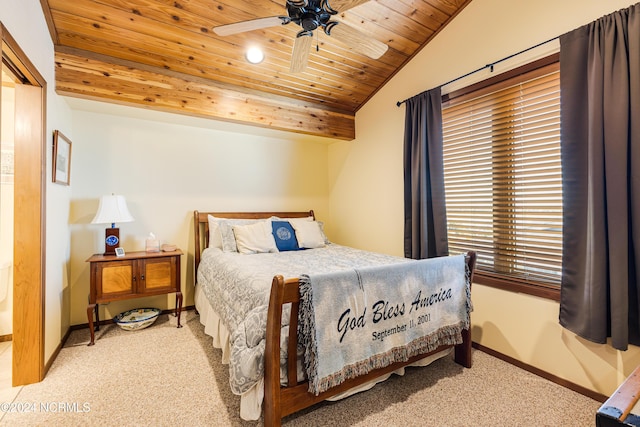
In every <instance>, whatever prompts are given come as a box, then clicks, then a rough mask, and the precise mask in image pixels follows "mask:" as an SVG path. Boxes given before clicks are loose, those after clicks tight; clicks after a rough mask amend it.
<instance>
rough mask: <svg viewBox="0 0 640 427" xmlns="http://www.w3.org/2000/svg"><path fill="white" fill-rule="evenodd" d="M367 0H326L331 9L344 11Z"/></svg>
mask: <svg viewBox="0 0 640 427" xmlns="http://www.w3.org/2000/svg"><path fill="white" fill-rule="evenodd" d="M368 1H369V0H327V3H329V6H330V7H331V9H333V10H339V11H340V12H344V11H346V10H349V9H351V8H352V7H356V6H359V5H361V4H363V3H366V2H368Z"/></svg>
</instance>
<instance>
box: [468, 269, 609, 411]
mask: <svg viewBox="0 0 640 427" xmlns="http://www.w3.org/2000/svg"><path fill="white" fill-rule="evenodd" d="M476 282H477V280H476ZM472 345H473V348H475V349H477V350H480V351H482V352H483V353H487V354H488V355H490V356H493V357H495V358H497V359H500V360H503V361H505V362H507V363H510V364H512V365H514V366H517V367H518V368H520V369H524V370H525V371H527V372H531V373H532V374H535V375H537V376H539V377H542V378H544V379H546V380H549V381H551V382H553V383H556V384H558V385H560V386H562V387H565V388H568V389H569V390H572V391H575V392H576V393H579V394H581V395H583V396H587V397H589V398H591V399H593V400H596V401H598V402H604V401H605V400H607V396H605V395H604V394H601V393H598V392H595V391H593V390H590V389H588V388H586V387H583V386H581V385H578V384H575V383H572V382H571V381H567V380H565V379H563V378H560V377H558V376H556V375H553V374H551V373H549V372H546V371H543V370H542V369H539V368H536V367H535V366H532V365H529V364H528V363H524V362H522V361H520V360H518V359H515V358H513V357H511V356H507V355H506V354H503V353H500V352H499V351H496V350H493V349H491V348H489V347H485V346H484V345H482V344H478V343H477V342H475V341H474V342H473V344H472Z"/></svg>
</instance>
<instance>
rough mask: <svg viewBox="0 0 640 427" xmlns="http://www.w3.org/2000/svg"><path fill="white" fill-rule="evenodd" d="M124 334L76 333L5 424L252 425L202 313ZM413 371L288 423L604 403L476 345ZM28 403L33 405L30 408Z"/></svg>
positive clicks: (538, 412) (514, 415) (532, 420)
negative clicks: (469, 363) (461, 356)
mask: <svg viewBox="0 0 640 427" xmlns="http://www.w3.org/2000/svg"><path fill="white" fill-rule="evenodd" d="M183 316H184V317H183V319H182V320H183V324H184V325H185V326H184V327H183V328H182V329H178V328H176V327H175V325H176V323H175V322H176V320H175V317H173V316H168V315H163V316H160V318H159V319H158V321H157V322H156V323H155V324H154V325H153V326H151V327H149V328H147V329H145V330H142V331H137V332H125V331H122V330H121V329H119V328H118V327H117V326H115V325H109V326H106V327H103V328H102V329H101V330H100V331H98V332H97V335H96V345H95V346H93V347H87V346H86V343H87V342H88V340H89V332H88V330H86V329H85V330H80V331H74V332H73V333H72V334H71V336H70V339H69V340H68V342H67V344H66V346H65V348H63V349H62V350H61V352H60V354H59V356H58V358H57V359H56V360H55V362H54V364H53V366H52V367H51V370H50V371H49V373H48V375H47V377H46V378H45V380H44V381H43V382H41V383H39V384H33V385H29V386H25V387H24V388H23V389H22V390H21V391H20V393H19V394H18V396H17V398H16V400H15V401H14V404H13V410H18V409H19V410H20V411H21V412H20V413H18V412H13V413H0V417H2V418H1V419H0V425H7V426H34V425H38V426H40V425H41V426H134V425H135V426H172V427H174V426H250V425H261V424H262V421H257V422H246V421H242V420H241V419H240V418H239V415H238V413H239V402H240V399H239V398H238V397H237V396H234V395H233V394H231V392H230V391H229V386H228V372H227V368H226V366H223V365H222V364H221V363H220V358H221V352H220V351H219V350H216V349H214V348H213V347H212V346H211V339H210V338H209V337H206V336H205V335H204V333H203V327H202V326H201V325H200V323H199V320H198V318H197V316H196V315H195V313H194V312H192V311H191V312H187V313H183ZM473 357H474V367H473V368H472V369H463V368H462V367H460V366H458V365H456V364H455V363H454V362H453V361H452V360H451V359H450V358H449V357H447V358H446V359H441V360H438V361H436V362H435V363H434V364H433V365H431V366H429V367H426V368H412V369H409V370H408V372H407V375H405V376H404V377H397V376H394V377H392V378H391V379H390V380H389V381H387V382H386V383H384V384H381V385H378V386H376V387H374V388H373V389H372V390H369V391H368V392H365V393H360V394H358V395H355V396H352V397H350V398H348V399H346V400H342V401H340V402H336V403H323V404H320V405H317V406H315V407H314V408H312V409H310V410H306V411H303V412H301V413H299V414H296V415H293V416H290V417H287V418H285V420H284V423H283V424H284V425H287V426H385V427H388V426H402V427H407V426H438V427H440V426H593V425H595V412H596V410H597V409H598V407H599V406H600V403H599V402H596V401H594V400H592V399H589V398H587V397H584V396H582V395H579V394H577V393H574V392H572V391H570V390H567V389H565V388H563V387H560V386H558V385H555V384H553V383H550V382H549V381H546V380H544V379H541V378H539V377H537V376H535V375H533V374H530V373H528V372H526V371H523V370H521V369H519V368H516V367H514V366H512V365H510V364H508V363H505V362H503V361H501V360H498V359H496V358H494V357H492V356H489V355H487V354H485V353H482V352H481V351H475V352H474V354H473ZM25 411H29V412H25Z"/></svg>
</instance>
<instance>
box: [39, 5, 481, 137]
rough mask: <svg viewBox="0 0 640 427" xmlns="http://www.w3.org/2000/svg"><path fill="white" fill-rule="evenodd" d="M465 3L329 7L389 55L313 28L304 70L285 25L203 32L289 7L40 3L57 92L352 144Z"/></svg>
mask: <svg viewBox="0 0 640 427" xmlns="http://www.w3.org/2000/svg"><path fill="white" fill-rule="evenodd" d="M299 1H300V0H299ZM313 1H317V0H313ZM470 1H471V0H371V1H364V0H360V1H358V0H355V1H354V0H332V1H331V7H333V8H334V9H337V10H338V12H339V13H338V14H337V15H335V16H334V17H333V18H332V20H335V21H339V22H343V23H344V24H346V25H349V26H351V27H353V28H355V29H357V30H358V31H360V32H361V33H363V34H364V35H365V36H366V37H367V38H372V39H375V40H378V41H381V42H383V43H385V44H387V45H388V50H387V51H386V52H385V53H384V54H383V55H382V56H381V57H380V58H379V59H377V60H374V59H370V58H368V57H367V56H364V55H361V54H359V53H356V52H355V51H354V50H353V49H350V48H349V47H347V46H346V45H345V44H343V43H342V42H341V41H340V40H334V39H335V37H330V36H327V35H326V34H325V33H324V32H322V31H321V30H320V29H317V30H316V31H314V36H313V45H312V48H311V52H310V55H309V59H308V66H307V68H306V69H305V71H304V72H301V73H291V72H290V71H289V66H290V59H291V54H292V49H293V43H294V40H295V38H296V34H297V32H298V31H300V30H301V28H300V26H298V25H297V24H296V23H294V22H291V23H289V24H287V25H279V26H277V27H271V28H263V29H257V30H252V31H248V32H243V33H240V34H235V35H228V36H218V35H216V34H215V33H214V32H213V31H212V28H213V27H216V26H220V25H225V24H231V23H236V22H240V21H245V20H251V19H257V18H264V17H271V16H287V11H286V7H285V3H286V0H277V1H276V0H273V1H272V0H252V1H246V0H72V1H70V0H41V3H42V8H43V10H44V12H45V17H46V18H47V23H48V25H49V31H50V32H51V36H52V39H53V42H54V45H55V61H56V91H57V93H59V94H61V95H65V96H71V97H79V98H86V99H95V100H100V101H106V102H113V103H119V104H126V105H134V106H143V107H146V108H152V109H158V110H162V111H169V112H175V113H181V114H189V115H194V116H201V117H207V118H213V119H218V120H227V121H233V122H239V123H244V124H250V125H257V126H268V127H272V128H276V129H280V130H285V131H291V132H299V133H304V134H311V135H319V136H323V137H330V138H338V139H344V140H351V139H353V138H354V137H355V125H354V119H355V113H356V111H357V110H358V109H359V108H360V107H361V106H362V105H363V104H364V103H365V102H366V101H367V100H368V99H369V98H371V97H372V96H373V95H374V94H375V93H376V91H377V90H378V89H379V88H380V87H381V86H382V85H384V83H385V82H386V81H388V80H389V79H390V78H391V77H392V76H393V75H394V74H395V73H396V72H397V71H398V70H399V69H400V68H401V67H402V66H403V65H404V64H406V63H407V62H408V61H409V60H410V59H411V58H412V57H413V56H414V55H415V54H416V53H417V52H418V51H419V50H420V49H421V48H422V47H423V46H425V45H426V44H427V43H428V42H429V40H431V38H433V37H434V35H435V34H436V33H437V32H438V31H439V30H440V29H441V28H442V27H443V26H444V25H446V24H447V23H448V22H450V20H451V19H453V17H455V15H456V14H457V13H458V12H459V11H460V10H462V9H463V8H464V7H465V6H466V5H467V4H468V3H469V2H470ZM358 3H361V4H358ZM352 4H356V6H355V7H349V6H351V5H352ZM341 9H342V10H344V12H342V11H341ZM339 25H340V24H339ZM251 45H256V46H259V47H261V48H262V49H263V50H264V52H265V59H264V61H263V62H262V63H260V64H257V65H252V64H249V63H248V62H247V61H246V60H245V58H244V55H245V50H246V48H247V47H249V46H251Z"/></svg>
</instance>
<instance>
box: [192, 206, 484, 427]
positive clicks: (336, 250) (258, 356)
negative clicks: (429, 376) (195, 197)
mask: <svg viewBox="0 0 640 427" xmlns="http://www.w3.org/2000/svg"><path fill="white" fill-rule="evenodd" d="M264 220H270V221H271V222H270V224H272V225H273V227H274V228H273V231H274V233H273V234H274V236H276V234H279V232H280V231H281V229H278V233H276V228H275V225H276V224H282V223H286V224H287V225H295V224H297V226H296V227H295V229H293V228H291V227H290V228H289V230H290V231H291V232H292V233H295V235H296V237H298V243H299V244H300V246H303V244H304V246H305V247H307V248H309V249H305V250H304V251H298V250H291V251H286V250H283V251H273V252H271V251H268V250H257V252H262V251H264V252H263V253H259V254H256V255H249V256H247V255H246V253H253V252H252V250H253V249H255V248H253V247H252V246H251V245H250V244H248V245H247V242H246V240H245V241H244V242H243V236H245V237H246V235H245V234H244V233H245V232H246V230H247V229H250V228H251V229H256V227H257V224H258V223H260V224H263V225H264V223H266V221H264ZM212 221H215V222H212ZM274 221H275V222H274ZM301 221H302V222H303V224H301V223H300V222H301ZM307 221H308V222H310V223H314V225H313V226H312V228H313V230H316V228H318V229H319V230H320V236H321V237H322V243H323V244H322V245H319V244H318V242H315V243H309V242H311V241H313V239H311V240H309V238H307V237H304V236H307V235H306V234H304V235H303V234H302V231H303V230H306V229H307V228H309V224H307ZM263 225H260V227H262V226H263ZM270 226H271V225H268V226H265V227H270ZM318 226H319V227H318ZM230 230H232V231H230ZM314 232H315V231H314ZM230 233H231V234H230ZM234 233H235V234H234ZM305 233H306V232H305ZM230 236H233V237H230ZM314 236H315V234H314ZM234 237H236V238H237V239H236V241H235V242H232V244H237V247H235V248H231V247H228V246H229V245H228V243H229V242H230V241H231V240H233V238H234ZM301 239H302V240H301ZM276 240H277V238H276ZM315 240H317V239H315ZM194 242H195V251H194V261H195V272H196V292H195V304H196V310H197V311H198V314H199V315H200V322H201V323H202V324H203V325H205V333H206V334H207V335H210V336H211V337H212V339H213V345H214V346H215V347H218V348H221V349H222V353H223V356H222V361H223V363H229V366H230V385H231V388H232V391H233V392H234V393H235V394H239V395H240V396H241V410H240V412H241V413H240V415H241V417H242V418H244V419H257V418H258V417H259V415H260V411H261V408H263V411H264V413H263V415H264V423H265V425H267V426H271V425H275V426H277V425H280V423H281V419H282V418H283V417H284V416H287V415H290V414H292V413H294V412H297V411H299V410H301V409H304V408H307V407H309V406H312V405H314V404H316V403H318V402H320V401H323V400H335V399H339V398H343V397H346V396H348V395H351V394H353V393H355V392H358V391H362V390H366V389H368V388H370V387H372V386H373V385H375V384H376V383H377V382H380V381H382V380H384V379H386V378H387V377H388V376H390V375H391V374H392V373H399V374H403V373H404V371H403V369H404V367H406V366H410V365H418V366H421V365H426V364H429V363H431V362H432V361H433V360H436V359H437V358H439V357H443V356H444V355H446V354H449V353H451V352H453V353H454V359H455V361H456V362H457V363H458V364H460V365H462V366H464V367H467V368H470V367H471V337H470V333H469V328H468V311H470V310H469V307H467V308H468V310H467V316H466V322H467V323H466V325H467V326H466V327H465V328H464V329H459V330H458V331H457V335H456V338H455V343H453V342H454V341H446V340H443V341H442V342H447V344H442V345H441V343H440V342H439V341H437V340H436V341H434V340H433V339H431V340H430V341H429V346H428V347H426V346H424V345H423V346H422V347H420V348H418V349H415V348H414V349H413V351H412V352H410V353H408V352H404V353H402V356H401V357H400V356H396V354H398V349H397V348H394V350H393V352H392V353H393V355H394V356H393V357H392V358H391V359H392V360H391V361H389V360H388V358H387V359H384V358H383V359H382V362H380V363H375V364H371V363H369V365H367V366H365V369H364V370H362V369H360V370H359V371H358V372H359V374H358V375H357V376H356V375H355V374H351V371H353V369H351V368H352V365H350V369H346V368H345V369H346V372H348V374H347V375H344V372H345V370H343V371H340V372H339V373H340V374H341V375H337V376H336V375H334V376H332V377H330V378H332V381H333V382H332V381H329V382H328V383H327V382H326V380H325V382H324V383H322V384H324V386H323V387H321V388H315V389H313V390H312V386H313V385H317V384H318V381H315V377H313V380H312V381H310V379H311V378H310V376H309V375H306V374H305V373H306V372H311V373H312V374H313V373H314V371H313V369H312V370H311V371H310V370H309V365H310V364H312V363H310V362H309V359H314V357H312V356H307V357H306V358H305V356H304V355H305V350H306V351H308V350H309V348H312V349H313V350H317V349H316V347H313V346H310V344H309V341H310V340H308V339H306V340H305V334H302V333H301V332H300V331H302V330H305V328H307V327H308V325H307V322H306V321H305V320H304V319H306V317H305V316H303V315H302V314H301V313H302V311H303V308H301V306H302V307H307V306H308V305H309V301H312V299H311V298H307V297H306V295H310V294H311V292H310V290H311V289H312V287H311V286H312V285H311V282H313V281H314V280H317V278H320V277H322V278H324V277H328V276H327V275H326V274H324V271H323V270H324V269H328V270H330V271H331V273H330V274H329V276H330V277H334V276H331V274H334V273H335V274H334V275H336V274H337V275H338V276H339V275H340V274H342V271H356V275H357V279H358V280H361V272H369V271H372V272H379V271H386V270H381V269H386V268H390V269H391V268H393V269H395V271H400V269H403V268H405V267H411V268H412V267H415V266H416V265H417V263H418V261H413V260H407V259H405V258H400V257H391V256H388V255H382V254H374V253H370V252H367V253H365V252H364V251H359V250H356V249H352V248H347V247H343V246H340V245H336V244H334V243H330V242H329V241H328V239H326V236H324V234H323V229H322V224H321V223H320V222H318V221H315V215H314V212H313V211H304V212H199V211H194ZM241 244H242V245H241ZM278 244H280V242H278ZM314 244H315V245H317V246H313V245H314ZM309 245H311V246H309ZM234 249H235V250H234ZM247 251H248V252H247ZM239 252H245V254H241V253H239ZM461 257H462V258H463V262H464V266H465V267H466V268H465V275H466V276H465V279H466V282H467V287H466V296H461V297H460V299H464V298H465V297H466V301H467V304H468V305H470V289H469V287H470V284H471V282H472V279H473V269H474V266H475V253H473V252H469V253H467V254H466V255H463V256H461ZM444 258H450V257H444ZM324 259H328V260H330V261H329V262H328V264H327V263H326V262H325V261H324ZM424 261H425V262H426V261H427V260H424ZM382 264H384V265H382ZM228 265H230V266H231V267H227V266H228ZM328 265H330V266H328ZM356 267H357V268H356ZM307 270H308V271H309V272H311V273H313V274H309V275H307V274H304V273H306V272H307ZM402 271H404V270H402ZM316 273H317V274H316ZM385 274H386V273H385ZM231 277H232V278H231ZM365 277H366V275H365ZM234 280H235V281H237V282H238V283H240V286H238V285H237V284H236V285H233V286H231V285H227V282H231V281H234ZM360 286H362V285H361V284H360ZM301 289H302V291H301ZM305 290H307V291H305ZM314 292H316V293H318V292H317V290H316V291H314ZM435 292H437V291H434V294H433V296H436V293H435ZM440 292H441V293H442V289H441V290H440ZM301 293H302V297H301ZM443 295H444V294H443ZM316 299H318V300H319V297H317V296H316ZM436 299H437V298H436ZM443 299H444V298H443ZM425 301H426V303H427V305H428V303H429V301H428V299H423V300H422V303H424V302H425ZM414 304H415V307H413V306H412V307H405V306H404V305H403V306H402V313H399V312H398V310H399V307H398V306H397V305H396V306H395V313H394V308H393V306H392V307H391V308H387V307H386V306H385V307H384V311H383V310H380V313H379V314H380V316H379V317H383V316H384V317H385V318H386V317H387V316H389V317H392V316H396V315H400V314H404V311H405V310H406V311H409V310H413V308H416V309H417V308H418V301H417V300H416V301H415V302H414V303H413V304H412V305H414ZM304 310H306V308H304ZM324 310H326V308H325V309H324ZM347 311H348V310H347ZM365 311H366V308H365ZM416 311H417V310H416ZM346 313H347V312H345V313H344V314H346ZM299 314H300V316H301V317H300V318H301V319H302V325H301V324H299ZM423 317H425V316H423ZM312 318H313V315H312ZM362 318H364V313H362ZM362 318H361V319H360V321H362ZM316 319H317V320H316V321H321V320H322V319H319V316H316ZM340 320H341V321H342V318H341V319H340ZM349 320H351V323H349ZM374 322H375V320H374ZM342 323H343V325H344V326H343V327H342V330H340V325H338V332H337V333H338V334H340V335H341V336H340V341H342V339H343V338H344V337H345V334H346V333H347V331H349V336H352V335H355V333H354V332H352V331H355V330H356V328H357V327H359V326H363V325H360V324H359V321H358V319H357V317H356V316H355V311H354V315H353V318H352V319H349V317H348V316H347V317H346V321H344V322H342ZM362 323H364V321H362ZM369 323H371V322H369ZM311 325H312V326H314V322H311ZM401 326H402V328H406V327H407V325H401ZM401 326H400V325H398V328H400V327H401ZM400 330H401V329H398V331H400ZM402 330H403V331H404V329H402ZM335 332H336V331H334V333H335ZM375 334H376V333H375V332H374V338H373V340H374V341H376V340H377V338H376V337H375ZM392 334H395V335H394V336H392V337H391V335H392ZM311 335H313V336H316V334H311ZM400 335H401V334H396V328H393V329H392V330H391V329H389V330H385V331H384V337H382V336H380V337H378V338H379V341H384V339H383V338H386V339H387V341H389V340H391V339H395V338H397V336H400ZM312 341H313V340H312ZM451 343H453V344H451ZM314 344H315V343H314ZM376 344H377V343H376ZM387 345H389V344H387ZM434 347H435V348H434ZM425 349H427V350H428V351H425ZM320 352H321V351H320ZM417 352H419V353H417ZM416 353H417V354H416ZM311 354H315V353H311ZM315 358H317V359H321V357H319V356H317V357H315ZM400 358H401V359H402V360H398V359H400ZM375 360H379V359H375ZM335 378H338V380H335ZM327 384H328V385H327ZM312 391H313V392H312Z"/></svg>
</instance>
